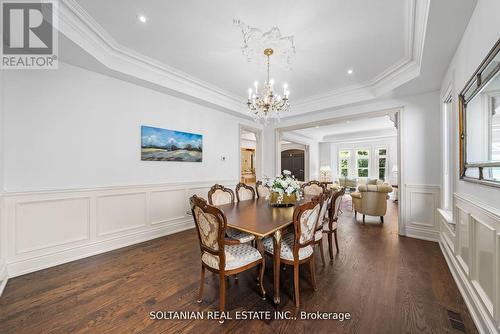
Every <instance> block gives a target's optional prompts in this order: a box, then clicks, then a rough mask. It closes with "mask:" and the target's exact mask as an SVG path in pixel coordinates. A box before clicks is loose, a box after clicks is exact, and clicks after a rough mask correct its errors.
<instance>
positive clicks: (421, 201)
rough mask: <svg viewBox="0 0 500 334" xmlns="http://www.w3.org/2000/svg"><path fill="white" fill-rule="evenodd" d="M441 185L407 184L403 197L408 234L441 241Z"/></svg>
mask: <svg viewBox="0 0 500 334" xmlns="http://www.w3.org/2000/svg"><path fill="white" fill-rule="evenodd" d="M440 191H441V187H440V186H438V185H415V184H406V185H405V193H404V198H403V201H404V202H403V205H404V210H405V213H404V220H405V230H406V236H408V237H412V238H417V239H423V240H430V241H436V242H437V241H439V224H438V219H437V209H438V207H439V200H440Z"/></svg>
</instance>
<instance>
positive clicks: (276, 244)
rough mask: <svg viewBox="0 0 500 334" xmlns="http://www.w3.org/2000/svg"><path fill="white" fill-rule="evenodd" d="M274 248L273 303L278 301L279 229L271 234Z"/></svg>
mask: <svg viewBox="0 0 500 334" xmlns="http://www.w3.org/2000/svg"><path fill="white" fill-rule="evenodd" d="M273 250H274V303H275V304H276V305H278V304H279V303H280V266H281V263H280V262H281V231H280V230H278V231H276V232H274V234H273Z"/></svg>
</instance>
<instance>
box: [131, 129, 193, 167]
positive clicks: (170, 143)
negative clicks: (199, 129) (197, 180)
mask: <svg viewBox="0 0 500 334" xmlns="http://www.w3.org/2000/svg"><path fill="white" fill-rule="evenodd" d="M202 153H203V136H202V135H199V134H195V133H187V132H181V131H174V130H167V129H161V128H154V127H150V126H144V125H143V126H141V160H145V161H188V162H201V161H202Z"/></svg>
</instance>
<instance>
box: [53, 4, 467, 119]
mask: <svg viewBox="0 0 500 334" xmlns="http://www.w3.org/2000/svg"><path fill="white" fill-rule="evenodd" d="M475 3H476V0H439V1H437V2H436V1H430V2H429V0H377V1H370V0H350V1H345V0H317V1H314V2H311V1H306V0H297V1H293V2H291V1H285V0H279V1H265V0H255V1H241V0H233V1H222V0H212V1H206V0H184V1H182V2H180V1H176V2H174V1H160V0H149V1H136V0H107V1H100V0H63V1H62V2H61V6H60V8H61V13H62V18H63V19H62V20H61V22H62V24H61V25H60V31H61V33H62V35H63V36H62V37H61V41H62V42H60V56H61V57H60V58H61V60H63V61H65V62H68V63H71V64H74V65H77V66H82V67H85V68H89V69H91V70H94V71H98V72H103V73H105V74H107V75H111V76H115V77H118V78H120V79H123V80H127V81H131V82H134V83H137V84H140V85H144V86H147V87H151V88H153V89H158V90H161V91H165V92H167V93H169V94H174V95H179V96H181V97H184V98H188V99H192V100H194V101H196V102H198V103H202V104H206V105H208V106H212V107H214V108H217V109H220V110H223V111H225V112H230V113H237V114H239V115H241V113H243V114H245V115H246V108H245V107H246V106H245V104H244V101H245V97H246V94H247V88H248V87H249V86H250V85H251V84H252V83H253V81H254V80H255V79H258V80H259V81H261V82H262V80H263V78H264V73H263V70H264V69H263V68H262V66H257V65H255V64H252V63H248V62H247V61H246V59H245V57H244V56H243V55H242V53H241V49H240V48H241V45H242V36H241V31H240V30H239V28H238V27H237V26H236V25H234V24H233V19H240V20H242V21H243V22H245V23H247V24H249V25H251V26H256V27H258V28H260V29H262V30H263V31H266V30H268V29H270V28H271V27H272V26H273V25H276V26H278V27H279V28H280V29H281V32H282V34H283V35H294V38H295V47H296V50H297V53H296V55H295V57H294V59H293V60H292V64H291V66H292V69H291V70H286V69H284V68H283V67H282V66H279V64H273V65H276V66H273V65H272V67H271V71H272V76H273V77H274V78H275V79H276V81H277V84H278V86H279V85H281V83H283V82H285V81H286V82H288V84H289V87H290V91H291V95H290V98H291V105H292V112H291V113H290V114H289V116H293V115H296V114H299V113H305V112H312V111H317V110H324V109H326V108H332V107H335V106H340V105H345V104H350V103H356V102H361V101H366V100H369V99H374V98H377V97H379V96H383V95H387V94H388V93H389V92H391V91H393V90H394V89H396V88H398V87H402V90H400V91H401V92H400V94H407V93H411V91H418V90H419V91H422V90H426V89H427V91H429V90H435V89H436V87H437V88H438V87H439V85H440V81H441V79H442V75H443V74H444V71H445V70H446V67H447V64H448V63H449V61H450V58H451V55H452V54H453V51H454V50H455V49H456V46H457V44H458V41H459V39H460V36H461V35H462V33H463V31H464V29H465V27H466V24H467V22H468V20H469V17H470V14H471V13H472V11H473V8H474V5H475ZM449 13H451V14H453V15H452V18H450V17H448V14H449ZM138 14H142V15H145V16H146V17H147V22H146V23H141V22H139V20H138V18H137V15H138ZM441 51H442V52H441ZM422 63H423V65H422ZM421 66H423V67H421ZM347 69H353V70H354V73H353V74H352V75H348V74H347ZM413 82H415V83H416V84H412V83H413ZM409 91H410V92H409ZM285 117H286V115H285Z"/></svg>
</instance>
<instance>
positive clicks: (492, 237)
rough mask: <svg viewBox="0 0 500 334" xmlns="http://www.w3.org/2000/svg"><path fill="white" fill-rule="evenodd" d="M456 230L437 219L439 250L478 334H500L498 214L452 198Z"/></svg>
mask: <svg viewBox="0 0 500 334" xmlns="http://www.w3.org/2000/svg"><path fill="white" fill-rule="evenodd" d="M454 203H455V207H454V214H453V220H454V224H455V226H456V228H455V230H454V231H453V229H451V228H450V224H449V223H448V222H447V221H446V219H445V218H444V217H442V215H441V217H442V219H440V224H441V226H440V227H441V228H440V232H441V233H440V246H441V250H442V252H443V254H444V256H445V258H446V261H447V262H448V266H449V267H450V270H451V272H452V274H453V277H454V278H455V281H456V282H457V285H458V287H459V289H460V292H461V293H462V296H463V297H464V299H465V302H466V303H467V306H468V308H469V311H470V312H471V315H472V318H473V319H474V322H475V323H476V326H477V327H478V330H479V332H481V333H499V332H500V264H499V261H500V211H499V210H498V209H495V208H491V207H488V206H486V205H483V204H481V203H478V202H477V201H476V200H475V199H473V198H470V197H468V196H465V195H460V194H455V202H454Z"/></svg>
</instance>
